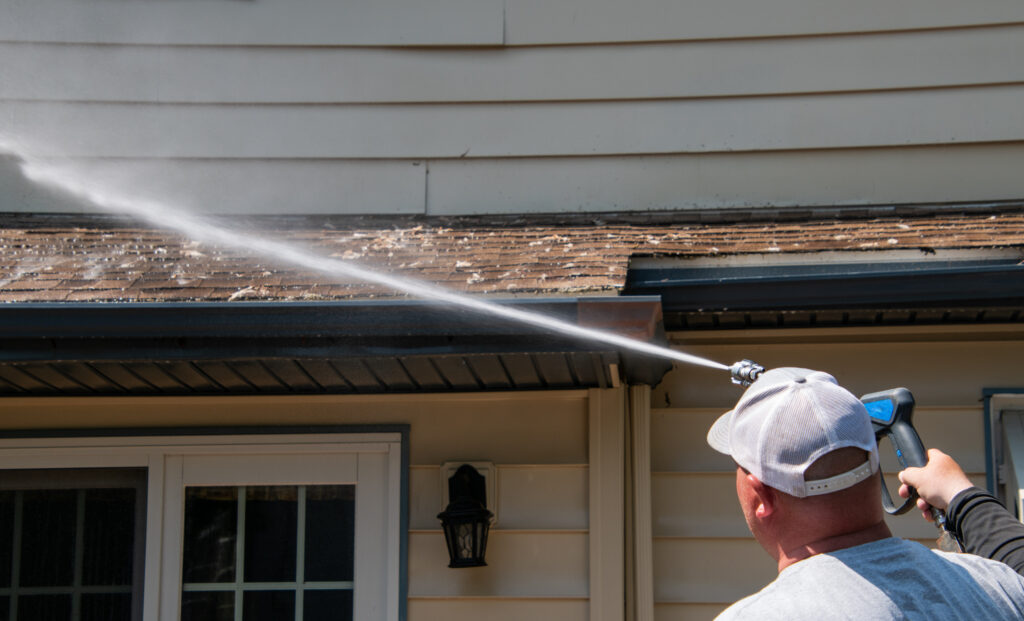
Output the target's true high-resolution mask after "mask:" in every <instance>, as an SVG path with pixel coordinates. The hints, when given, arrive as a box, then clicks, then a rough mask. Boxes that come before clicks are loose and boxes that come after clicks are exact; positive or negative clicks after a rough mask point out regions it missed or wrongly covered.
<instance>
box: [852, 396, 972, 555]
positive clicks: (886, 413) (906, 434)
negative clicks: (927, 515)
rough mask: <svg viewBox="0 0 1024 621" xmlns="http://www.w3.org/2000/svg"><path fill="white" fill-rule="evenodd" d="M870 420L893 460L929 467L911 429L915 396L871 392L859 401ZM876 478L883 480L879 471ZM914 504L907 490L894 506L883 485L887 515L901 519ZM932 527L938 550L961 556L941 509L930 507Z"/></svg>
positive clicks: (919, 438)
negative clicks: (890, 448)
mask: <svg viewBox="0 0 1024 621" xmlns="http://www.w3.org/2000/svg"><path fill="white" fill-rule="evenodd" d="M860 400H861V401H862V402H863V403H864V406H865V407H867V410H868V414H870V416H871V425H872V427H874V429H875V439H876V440H878V441H880V440H881V439H882V438H883V437H888V438H889V441H890V442H891V443H892V446H893V449H894V450H895V451H896V459H898V460H899V462H900V465H901V466H902V467H904V468H907V467H910V466H913V467H921V466H924V465H926V464H927V463H928V454H927V453H926V452H925V449H924V444H923V443H922V442H921V437H920V436H919V435H918V434H917V430H916V429H914V425H913V423H912V422H911V417H912V416H913V413H914V396H913V395H912V394H910V391H909V390H907V389H906V388H893V389H891V390H883V391H881V392H873V393H871V394H867V395H864V396H863V397H861V398H860ZM878 476H879V477H881V476H882V470H881V468H879V470H878ZM916 501H917V491H916V490H915V489H914V488H910V497H909V498H907V499H906V500H905V501H904V502H903V504H902V505H900V506H898V507H897V506H896V505H895V504H894V503H893V501H892V497H891V496H890V495H889V488H888V487H887V486H886V484H885V481H884V480H883V481H882V507H883V508H884V509H885V512H886V513H888V514H889V515H902V514H904V513H906V512H907V511H909V510H910V508H911V507H913V506H914V504H915V502H916ZM932 517H933V518H934V520H935V526H936V527H937V528H938V529H939V530H940V531H941V534H940V535H939V539H938V546H939V548H940V549H942V550H946V551H949V552H962V551H963V549H962V547H961V545H960V542H959V541H957V540H956V538H955V537H954V536H953V534H952V533H951V532H950V531H949V527H948V525H947V523H946V514H945V513H944V512H943V511H942V510H941V509H936V508H935V507H932Z"/></svg>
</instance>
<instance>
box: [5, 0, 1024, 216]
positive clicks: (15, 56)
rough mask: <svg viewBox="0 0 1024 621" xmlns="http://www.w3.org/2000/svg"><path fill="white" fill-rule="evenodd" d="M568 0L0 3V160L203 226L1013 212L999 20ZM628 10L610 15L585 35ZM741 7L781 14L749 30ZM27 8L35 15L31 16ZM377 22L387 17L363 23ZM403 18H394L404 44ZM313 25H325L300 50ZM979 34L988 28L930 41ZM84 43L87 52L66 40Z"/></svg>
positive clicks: (975, 11) (1018, 96)
mask: <svg viewBox="0 0 1024 621" xmlns="http://www.w3.org/2000/svg"><path fill="white" fill-rule="evenodd" d="M574 2H575V0H560V1H559V2H555V3H536V2H532V1H520V2H509V3H506V6H505V7H504V8H505V10H506V11H507V20H506V21H505V22H504V24H503V23H502V17H501V10H502V7H501V6H500V3H494V2H489V1H485V2H480V3H466V2H465V0H429V1H428V2H426V3H408V2H405V3H403V1H402V0H387V1H386V2H382V3H364V4H365V6H362V7H358V6H357V7H352V6H351V5H348V6H342V5H337V4H335V3H327V2H324V1H322V0H304V4H303V5H302V6H301V7H298V8H290V7H291V5H288V6H286V5H285V4H282V3H281V2H277V1H276V0H275V1H274V2H270V3H263V4H258V5H251V4H246V3H242V4H234V3H211V4H203V5H198V4H197V5H195V6H190V7H189V10H188V11H185V10H182V7H176V9H175V14H174V15H173V16H170V15H163V13H162V12H163V11H164V10H165V9H164V8H161V7H158V6H157V5H152V4H143V5H123V4H122V5H117V10H116V11H115V9H114V8H112V7H114V5H113V4H109V5H108V4H102V3H97V4H91V3H90V4H88V5H83V4H81V3H78V2H64V1H62V0H46V1H43V2H39V3H25V4H19V5H14V4H7V5H6V6H3V7H0V10H3V11H5V12H6V13H5V15H7V16H8V17H9V19H6V20H0V39H3V41H4V42H2V43H0V58H3V61H2V62H3V64H2V65H0V69H2V74H3V78H4V79H3V80H0V117H2V118H3V120H4V127H5V136H3V137H0V142H6V141H8V140H9V139H10V138H12V137H13V138H16V139H18V140H21V141H23V143H24V144H25V145H27V146H28V147H29V148H30V150H33V151H34V152H36V153H37V154H40V153H41V154H49V155H60V156H64V155H72V156H73V157H72V159H71V160H68V161H67V162H66V163H65V164H66V165H67V166H71V167H75V168H76V169H77V170H80V171H81V174H83V175H85V176H87V177H88V178H89V179H91V180H93V181H95V180H97V179H99V180H103V182H104V183H107V184H110V185H111V186H113V187H115V188H116V189H118V190H121V191H123V192H124V193H127V194H128V195H130V196H133V197H142V198H147V199H160V200H162V201H163V202H165V203H166V204H168V205H170V206H171V207H178V206H180V207H185V208H190V209H197V210H200V211H208V212H216V213H264V214H268V213H406V214H409V213H430V214H470V213H481V212H496V213H514V212H543V211H624V210H651V209H694V208H701V209H713V208H728V207H756V206H775V207H786V206H805V205H835V206H853V205H864V204H887V203H918V202H924V203H929V202H934V203H945V202H960V201H989V200H993V201H994V200H1008V199H1015V198H1019V197H1020V196H1021V195H1022V194H1024V179H1022V178H1021V176H1020V175H1019V174H1017V168H1018V167H1016V166H1014V165H1013V164H1012V163H1013V162H1016V161H1019V159H1020V157H1021V156H1022V151H1024V135H1022V134H1021V130H1020V128H1022V127H1024V116H1022V115H1024V106H1022V105H1020V102H1021V101H1024V87H1022V86H1020V85H1021V84H1022V83H1024V73H1022V72H1024V62H1021V60H1022V59H1024V36H1022V33H1024V26H1021V25H1020V24H1019V23H1020V22H1021V21H1024V20H1022V18H1024V15H1018V14H1017V13H1019V12H1021V10H1020V9H1019V8H1017V7H1016V6H1015V5H1009V4H1006V3H985V4H984V5H982V6H977V7H975V6H971V7H970V10H967V9H965V8H963V7H955V8H950V10H949V11H945V12H936V11H934V10H929V11H915V10H910V9H909V8H907V7H903V9H902V10H901V11H900V12H899V14H896V13H894V12H893V10H892V9H891V8H885V7H880V8H879V9H878V10H877V11H873V12H864V11H863V10H858V11H853V10H851V9H850V8H849V7H847V6H846V5H841V4H839V3H835V5H834V6H832V5H830V6H827V7H818V6H817V5H816V10H815V11H800V10H796V9H794V8H793V7H791V6H790V5H793V6H794V7H795V6H796V5H798V4H799V3H797V2H795V0H776V1H774V2H771V3H738V4H737V3H733V4H737V6H739V5H743V6H744V7H745V8H744V9H743V10H739V9H737V8H736V7H733V8H732V9H728V10H727V8H726V7H719V6H717V5H715V6H714V9H713V10H709V7H711V6H712V5H707V6H704V5H700V6H697V5H692V6H691V4H678V5H677V4H676V3H670V2H663V1H662V0H645V1H644V2H642V3H641V4H640V5H637V6H633V5H632V4H630V5H629V6H628V7H626V5H622V4H621V3H613V2H599V3H597V4H593V5H591V4H589V3H588V6H587V10H586V11H580V12H577V14H576V19H575V20H574V21H572V23H571V24H570V23H568V22H563V21H562V19H563V18H564V17H567V16H568V15H570V13H572V12H573V11H574V10H575V9H574V8H573V7H574V6H575V5H574ZM406 4H408V6H406ZM748 4H749V6H747V5H748ZM464 5H465V6H464ZM87 6H88V7H90V8H88V9H86V8H84V7H87ZM286 8H287V9H288V10H290V11H292V13H291V15H292V18H291V19H289V20H286V21H281V23H280V25H278V26H277V27H275V28H273V29H271V28H269V26H267V24H269V23H270V22H269V21H266V20H268V19H270V18H269V17H268V16H270V15H271V14H273V13H274V11H281V10H285V9H286ZM627 9H628V12H629V15H630V18H629V19H614V20H612V19H607V18H608V17H610V16H614V14H615V12H616V11H620V10H627ZM86 10H90V11H95V13H89V14H88V15H89V16H91V18H92V21H91V22H90V19H86V18H85V17H83V15H84V14H80V13H82V11H86ZM110 11H115V12H113V13H111V14H110V15H106V13H104V12H110ZM193 11H194V12H193ZM246 11H251V14H250V13H246ZM762 11H764V12H766V13H768V14H773V15H786V19H784V20H781V19H778V18H775V19H767V18H757V19H754V18H753V16H754V15H758V14H760V12H762ZM780 11H782V12H781V13H780ZM791 12H792V14H790V13H791ZM425 13H429V14H430V15H429V17H424V16H423V15H421V14H425ZM51 14H56V15H58V16H59V18H58V19H54V20H47V19H44V18H43V17H44V16H47V15H51ZM384 14H394V15H400V16H401V19H400V20H398V21H397V22H395V23H394V24H391V23H390V22H388V23H384V22H382V21H381V20H380V15H384ZM74 16H77V17H74ZM183 16H184V17H183ZM303 16H309V17H310V18H309V19H303ZM597 16H604V17H601V18H600V19H598V18H597ZM683 16H685V18H684V17H683ZM72 17H74V19H72ZM100 17H102V19H100ZM186 17H187V19H186ZM314 17H315V19H314ZM726 18H727V19H726ZM147 20H148V21H147ZM182 20H184V21H182ZM403 20H407V21H417V20H418V21H417V25H418V28H417V35H416V38H410V36H408V33H407V32H406V31H405V30H404V29H405V28H406V26H405V25H404V24H405V23H406V22H405V21H403ZM444 20H447V21H445V23H446V25H445V26H439V25H437V24H436V23H435V22H439V21H444ZM495 20H497V21H496V22H495ZM149 21H152V22H154V23H157V22H158V23H160V24H161V25H162V26H163V29H162V30H159V31H157V30H155V29H153V28H150V27H149V26H148V23H149ZM186 22H187V24H188V26H189V28H187V29H185V28H184V27H183V26H182V24H185V23H186ZM338 22H343V23H344V24H345V27H343V28H337V27H330V28H328V29H329V30H330V31H331V32H330V33H327V32H326V31H325V29H324V25H325V24H335V23H338ZM720 22H721V23H720ZM228 23H230V24H231V28H227V27H226V26H225V24H228ZM978 23H983V24H991V26H987V27H968V28H956V27H955V26H957V25H972V24H978ZM495 24H497V25H495ZM604 25H612V26H613V27H614V30H610V31H604V30H602V29H603V28H604ZM349 26H351V28H349ZM726 26H728V27H726ZM548 27H550V28H548ZM947 27H948V28H947ZM3 28H8V29H9V30H11V32H7V33H6V34H4V33H3V32H2V30H3ZM661 28H671V29H674V33H675V34H674V35H673V36H670V37H663V36H661V35H659V34H658V31H659V29H661ZM750 28H754V29H755V31H756V32H755V31H750ZM186 30H187V32H186ZM268 30H273V32H269V31H268ZM844 32H854V34H839V33H844ZM503 33H504V34H503ZM544 33H547V34H544ZM698 34H699V36H698ZM790 34H800V35H813V36H788V35H790ZM328 35H329V36H328ZM556 35H557V36H556ZM777 35H785V36H777ZM89 37H92V39H89ZM549 37H555V38H554V39H552V40H550V41H549V40H547V39H548V38H549ZM757 37H765V38H757ZM86 39H88V40H89V41H92V40H102V41H103V42H104V43H105V45H74V44H72V45H68V44H65V43H66V42H74V41H79V40H86ZM662 39H664V40H662ZM19 41H33V42H40V41H59V42H62V43H61V44H59V45H56V44H41V45H37V44H35V43H33V44H26V43H19ZM503 42H504V44H503ZM576 42H581V43H584V44H582V45H568V46H563V45H553V46H552V45H541V46H524V47H519V46H516V45H509V44H519V43H576ZM611 42H615V43H616V44H615V45H609V44H608V43H611ZM620 42H621V43H620ZM126 43H147V45H134V44H128V45H126ZM470 43H471V45H469V46H468V47H466V45H467V44H470ZM150 44H151V45H150ZM183 44H184V45H183ZM421 44H422V45H426V47H421ZM477 44H481V45H483V47H480V46H479V45H477ZM810 180H813V182H812V181H810ZM0 190H2V191H3V199H4V200H3V205H2V206H0V210H10V211H32V210H40V211H44V210H50V211H81V210H83V209H85V208H84V207H82V206H81V205H78V204H76V203H75V202H73V201H68V200H67V199H66V198H62V197H60V196H55V195H53V194H51V193H46V192H41V191H39V190H37V189H35V188H33V187H32V186H31V185H30V184H28V183H27V182H25V181H24V180H21V179H19V173H18V172H17V170H16V169H15V166H14V163H13V162H12V161H9V160H5V161H0Z"/></svg>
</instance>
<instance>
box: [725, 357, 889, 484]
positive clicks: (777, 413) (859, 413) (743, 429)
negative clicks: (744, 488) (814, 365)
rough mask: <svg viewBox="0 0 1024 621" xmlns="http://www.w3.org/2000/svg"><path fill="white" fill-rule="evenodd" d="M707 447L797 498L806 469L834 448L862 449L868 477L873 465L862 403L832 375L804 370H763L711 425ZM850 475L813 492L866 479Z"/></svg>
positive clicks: (871, 442) (873, 453)
mask: <svg viewBox="0 0 1024 621" xmlns="http://www.w3.org/2000/svg"><path fill="white" fill-rule="evenodd" d="M708 443H709V444H710V445H711V447H712V448H714V449H715V450H717V451H719V452H722V453H725V454H727V455H731V456H732V458H733V459H734V460H735V461H736V463H738V464H739V465H741V466H743V467H744V468H745V469H747V470H748V471H750V472H751V473H753V474H754V476H756V477H757V478H758V479H760V480H761V481H762V482H764V483H765V484H767V485H769V486H771V487H774V488H775V489H778V490H781V491H783V492H786V493H788V494H792V495H794V496H800V497H803V496H807V495H808V487H807V485H806V482H805V480H804V472H805V471H806V469H807V467H808V466H810V465H811V464H812V463H814V461H815V460H817V459H818V458H819V457H821V456H822V455H825V454H826V453H829V452H831V451H834V450H836V449H839V448H843V447H848V446H854V447H858V448H861V449H864V450H865V451H867V452H868V453H869V460H868V463H869V466H870V471H869V472H868V476H870V474H873V473H874V472H875V471H876V470H877V466H878V450H877V445H876V443H875V435H874V431H873V430H872V428H871V420H870V418H869V416H868V413H867V410H866V409H865V408H864V405H863V404H862V403H861V402H860V400H859V399H857V398H856V397H855V396H854V395H853V394H852V393H850V392H849V391H847V390H846V389H844V388H842V387H841V386H839V384H838V383H837V382H836V380H835V378H834V377H832V376H831V375H829V374H827V373H822V372H820V371H812V370H810V369H798V368H780V369H772V370H771V371H767V372H765V373H764V374H763V375H762V376H761V378H760V379H758V380H757V381H756V382H754V384H753V385H751V386H750V388H748V389H747V391H746V392H745V393H744V395H743V397H741V398H740V400H739V402H737V404H736V407H735V408H733V409H732V410H731V411H729V412H726V413H725V414H724V415H722V416H721V417H720V418H719V419H718V420H717V421H716V422H715V424H714V426H712V428H711V430H710V431H709V432H708ZM854 471H856V472H854ZM854 471H851V473H846V474H850V475H851V476H848V477H845V478H841V479H838V480H839V481H842V482H843V483H844V485H843V487H838V486H836V485H833V486H830V487H828V488H827V490H826V491H816V492H814V493H827V492H831V491H838V490H839V489H845V487H849V486H850V485H853V484H856V483H857V482H859V481H861V480H863V479H864V478H866V477H865V476H862V473H863V472H864V469H863V467H859V468H857V469H854ZM854 474H855V475H856V476H854ZM816 489H820V488H816Z"/></svg>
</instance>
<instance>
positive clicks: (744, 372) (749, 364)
mask: <svg viewBox="0 0 1024 621" xmlns="http://www.w3.org/2000/svg"><path fill="white" fill-rule="evenodd" d="M729 373H731V374H732V383H733V384H739V385H740V386H750V385H751V384H753V383H754V382H755V381H757V378H759V377H761V374H762V373H764V367H762V366H761V365H759V364H757V363H756V362H754V361H753V360H740V361H739V362H737V363H735V364H733V365H732V366H731V367H729Z"/></svg>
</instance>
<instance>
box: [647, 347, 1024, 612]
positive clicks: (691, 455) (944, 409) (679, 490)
mask: <svg viewBox="0 0 1024 621" xmlns="http://www.w3.org/2000/svg"><path fill="white" fill-rule="evenodd" d="M688 336H689V335H687V334H678V335H677V337H678V338H679V339H680V340H689V343H688V344H686V345H683V346H680V349H682V350H684V351H687V352H688V353H696V354H697V355H701V356H707V357H710V358H711V359H713V360H717V361H722V362H731V361H734V360H739V359H741V358H752V359H754V360H756V361H758V362H759V363H761V364H764V365H765V366H767V367H769V368H770V367H775V366H783V365H790V366H794V365H795V366H805V367H810V368H820V369H824V370H828V371H830V372H832V373H833V374H834V375H836V377H837V378H838V379H839V380H840V382H842V383H844V384H845V385H847V386H848V387H849V388H850V389H851V390H852V391H853V392H855V393H856V394H864V393H867V392H873V391H876V390H880V389H884V388H890V387H896V386H906V387H908V388H909V389H910V390H911V391H912V392H913V393H914V396H915V398H916V400H917V408H916V410H915V413H914V422H915V426H916V427H917V429H918V432H919V433H920V435H921V437H922V440H923V441H924V443H925V445H926V446H928V447H937V448H941V449H943V450H944V451H946V452H948V453H950V454H952V455H953V456H954V457H955V458H956V459H957V460H958V461H959V462H960V463H961V464H962V465H963V467H964V469H965V470H966V471H967V472H968V474H969V476H970V477H971V479H972V480H973V481H975V483H976V484H978V485H982V486H984V484H985V439H984V424H983V419H982V415H983V406H982V404H981V403H980V399H981V396H982V390H983V389H984V388H986V387H992V386H1004V385H1005V386H1015V385H1019V384H1020V374H1019V372H1018V370H1017V369H1016V368H1015V366H1014V363H1013V362H1012V358H1013V356H1014V351H1015V350H1016V349H1017V348H1018V347H1019V341H1020V339H1021V338H1022V336H1024V335H1022V334H1021V333H1020V331H1019V330H1012V329H1011V330H1008V331H1007V332H1004V333H1000V331H999V329H998V328H996V329H993V330H990V331H986V332H984V333H983V332H981V331H978V332H976V335H975V336H974V337H973V338H972V337H971V336H970V335H969V334H962V333H961V334H959V335H957V334H956V333H955V332H953V331H951V330H947V331H942V330H933V331H931V334H930V335H929V338H932V339H934V342H917V340H918V339H919V338H920V336H921V335H920V334H915V333H911V332H910V331H901V330H899V329H885V330H882V329H880V330H876V331H875V330H868V331H860V332H858V331H857V330H848V331H845V332H844V331H815V330H806V331H803V332H800V333H798V332H797V331H782V332H779V333H776V334H773V335H769V334H766V333H760V334H756V333H750V332H747V333H743V334H742V335H740V334H739V333H733V335H731V337H730V339H729V340H733V344H729V345H722V344H717V345H716V344H712V342H713V340H714V338H713V337H705V336H699V337H690V338H689V339H687V337H688ZM722 336H724V335H721V334H720V335H719V337H722ZM744 337H746V338H747V339H749V340H748V341H747V342H745V343H738V341H743V340H744ZM734 339H735V340H734ZM719 340H724V339H721V338H720V339H719ZM739 351H743V352H744V354H743V355H742V356H739V357H737V356H736V354H737V353H738V352H739ZM721 375H722V373H721V372H720V371H717V372H716V371H706V370H704V369H700V368H697V367H683V366H680V367H678V368H677V369H676V370H674V371H672V372H671V373H670V375H669V376H668V377H667V378H666V381H665V382H663V383H662V385H661V386H659V387H658V388H657V389H656V391H655V394H654V396H653V397H652V403H653V404H654V405H655V407H656V408H657V409H655V410H653V411H652V423H651V444H652V447H651V448H652V458H651V460H652V485H651V487H652V497H653V498H652V526H653V545H654V580H655V584H654V597H655V618H656V619H658V620H659V621H676V620H680V619H688V620H689V619H694V620H696V619H711V618H713V617H714V616H715V615H716V614H717V613H718V612H719V611H720V610H722V609H723V608H724V607H725V606H727V605H728V604H729V603H731V602H733V601H735V600H737V599H740V598H741V597H744V596H746V595H748V594H750V593H753V592H755V591H757V590H759V589H760V588H761V587H762V586H764V585H765V584H767V583H768V582H770V581H771V580H772V579H773V578H774V576H775V566H774V562H773V561H772V560H771V559H770V557H769V556H768V555H767V554H766V553H765V552H764V551H763V550H762V549H761V547H760V546H759V545H758V544H757V543H756V542H755V541H754V539H753V538H752V536H751V535H750V533H749V531H748V529H747V526H746V524H745V522H744V520H743V515H742V513H741V512H740V509H739V506H738V504H737V502H736V497H735V466H734V465H733V463H732V461H731V460H730V459H729V458H728V457H725V456H723V455H720V454H718V453H717V452H715V451H714V450H712V449H711V448H710V447H708V446H707V444H706V442H705V436H706V434H707V430H708V428H709V427H710V426H711V424H712V422H713V421H714V420H715V419H716V418H717V417H718V416H719V415H720V414H721V413H722V412H724V411H726V410H727V409H729V407H731V406H732V404H733V403H734V402H735V400H736V399H737V398H738V396H739V394H740V392H739V390H738V389H737V388H736V387H734V386H731V385H730V384H729V382H728V380H727V379H726V378H724V377H721ZM882 468H883V471H884V472H885V473H887V476H886V479H887V483H888V485H889V488H890V490H895V489H896V487H897V485H898V483H897V481H896V479H895V473H896V472H898V471H899V465H898V463H897V462H896V459H895V456H894V455H893V454H891V449H890V450H889V451H886V445H885V444H883V451H882ZM888 521H889V524H890V527H891V529H892V531H893V534H894V535H896V536H899V537H905V538H910V539H915V540H919V541H921V542H922V543H925V544H926V545H934V540H935V537H936V535H935V529H934V527H932V526H931V525H930V524H928V523H926V522H925V521H924V520H922V519H921V518H920V516H919V515H918V513H917V511H916V510H914V511H911V512H910V513H908V514H906V515H904V516H900V517H895V518H892V517H890V518H888Z"/></svg>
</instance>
